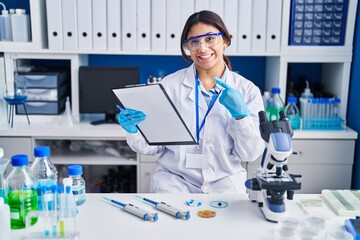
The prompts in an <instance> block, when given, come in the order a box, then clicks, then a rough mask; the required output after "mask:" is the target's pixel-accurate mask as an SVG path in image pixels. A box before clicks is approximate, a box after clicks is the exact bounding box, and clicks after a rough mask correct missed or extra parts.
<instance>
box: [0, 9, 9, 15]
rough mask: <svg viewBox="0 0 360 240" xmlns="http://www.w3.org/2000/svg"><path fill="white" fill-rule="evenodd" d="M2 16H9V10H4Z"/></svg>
mask: <svg viewBox="0 0 360 240" xmlns="http://www.w3.org/2000/svg"><path fill="white" fill-rule="evenodd" d="M1 14H2V15H3V16H6V15H9V12H8V10H2V11H1Z"/></svg>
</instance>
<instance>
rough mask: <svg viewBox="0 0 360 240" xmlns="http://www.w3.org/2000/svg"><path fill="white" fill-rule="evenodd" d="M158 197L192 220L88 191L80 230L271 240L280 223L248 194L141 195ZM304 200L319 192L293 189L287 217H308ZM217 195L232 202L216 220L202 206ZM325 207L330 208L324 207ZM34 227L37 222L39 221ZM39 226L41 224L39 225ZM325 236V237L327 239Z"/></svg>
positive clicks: (88, 235) (105, 235) (331, 223)
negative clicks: (148, 217) (145, 214)
mask: <svg viewBox="0 0 360 240" xmlns="http://www.w3.org/2000/svg"><path fill="white" fill-rule="evenodd" d="M139 195H141V196H144V197H147V198H150V199H152V200H155V201H163V202H166V203H167V204H170V205H172V206H174V207H177V208H179V209H182V210H190V212H191V217H190V219H189V220H187V221H186V220H179V219H175V218H174V217H172V216H170V215H167V214H165V213H163V212H160V211H158V210H157V209H155V208H153V207H152V206H150V205H148V204H145V203H143V202H141V201H139V200H138V199H136V198H135V197H134V194H87V196H86V202H85V204H84V205H82V206H80V207H79V213H78V215H77V220H76V221H77V229H78V231H79V232H80V239H86V240H99V239H106V240H112V239H114V240H115V239H126V240H131V239H134V240H139V239H159V240H163V239H164V240H165V239H166V240H169V239H171V240H184V239H218V240H220V239H227V240H228V239H229V240H231V239H246V240H272V239H275V238H274V231H275V228H276V226H277V224H276V223H273V222H269V221H266V220H265V218H264V216H263V214H262V212H261V211H260V209H259V207H258V206H257V203H253V202H251V201H249V199H248V197H247V195H224V194H222V195H220V194H139ZM101 196H106V197H109V198H111V199H115V200H118V201H121V202H124V203H132V204H134V205H136V206H138V207H140V208H143V209H145V210H148V211H149V212H158V216H159V219H158V221H156V222H147V221H143V220H142V219H140V218H138V217H135V216H133V215H131V214H129V213H127V212H124V211H123V210H122V209H121V208H118V207H116V206H114V205H111V204H109V203H107V202H104V201H103V200H101V199H100V197H101ZM301 198H320V196H319V195H302V194H296V193H295V199H294V200H292V201H289V200H286V207H287V209H288V211H289V215H290V216H292V217H296V218H298V219H299V220H301V221H302V220H303V219H304V218H305V217H306V215H305V213H304V211H303V210H302V209H301V208H300V207H299V205H298V204H297V201H298V199H301ZM190 199H197V200H200V201H201V202H202V206H200V207H189V206H187V205H186V204H185V202H186V201H187V200H190ZM214 199H217V200H219V199H224V200H227V201H228V204H229V205H228V207H227V208H217V209H216V211H217V215H216V217H214V218H207V219H206V218H200V217H198V216H197V212H198V210H199V209H211V207H210V205H209V203H210V201H211V200H214ZM325 207H326V206H325ZM327 210H328V211H329V215H328V217H327V220H326V224H327V225H326V226H327V229H341V228H343V225H344V220H345V218H343V217H337V216H336V215H335V214H334V213H333V212H332V211H330V210H329V209H327ZM35 226H36V225H35ZM36 227H38V226H36ZM24 233H25V230H13V231H12V238H11V239H20V238H21V236H23V234H24ZM324 239H325V238H324Z"/></svg>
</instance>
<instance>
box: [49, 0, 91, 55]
mask: <svg viewBox="0 0 360 240" xmlns="http://www.w3.org/2000/svg"><path fill="white" fill-rule="evenodd" d="M50 1H51V0H50ZM77 21H78V40H79V49H80V50H92V4H90V2H89V0H77Z"/></svg>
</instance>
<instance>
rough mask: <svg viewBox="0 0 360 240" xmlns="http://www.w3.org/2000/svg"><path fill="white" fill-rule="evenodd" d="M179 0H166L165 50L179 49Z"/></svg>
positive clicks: (176, 50) (175, 50)
mask: <svg viewBox="0 0 360 240" xmlns="http://www.w3.org/2000/svg"><path fill="white" fill-rule="evenodd" d="M180 2H181V0H166V51H167V52H179V51H180V35H181V31H182V29H181V24H185V23H181V22H180V11H179V9H180V4H181V3H180Z"/></svg>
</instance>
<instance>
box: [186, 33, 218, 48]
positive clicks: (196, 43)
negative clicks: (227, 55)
mask: <svg viewBox="0 0 360 240" xmlns="http://www.w3.org/2000/svg"><path fill="white" fill-rule="evenodd" d="M223 35H224V33H223V32H218V33H207V34H203V35H199V36H194V37H190V38H188V39H186V40H184V44H185V46H186V48H187V49H189V50H192V51H196V50H199V48H200V45H201V44H204V46H205V47H208V48H209V47H212V46H215V45H216V44H218V43H219V42H220V38H221V36H223Z"/></svg>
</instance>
